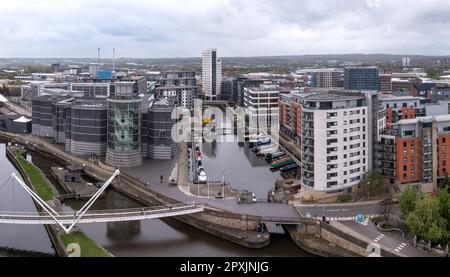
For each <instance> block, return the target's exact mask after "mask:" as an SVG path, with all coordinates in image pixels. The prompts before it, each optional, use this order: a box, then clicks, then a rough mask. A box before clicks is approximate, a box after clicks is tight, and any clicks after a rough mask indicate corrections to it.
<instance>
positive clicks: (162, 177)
mask: <svg viewBox="0 0 450 277" xmlns="http://www.w3.org/2000/svg"><path fill="white" fill-rule="evenodd" d="M163 179H164V176H163V175H161V184H162V182H163Z"/></svg>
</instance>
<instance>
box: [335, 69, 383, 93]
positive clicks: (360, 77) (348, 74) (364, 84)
mask: <svg viewBox="0 0 450 277" xmlns="http://www.w3.org/2000/svg"><path fill="white" fill-rule="evenodd" d="M344 88H345V89H350V90H376V91H378V90H379V89H380V84H379V70H378V68H377V67H347V68H346V69H345V72H344Z"/></svg>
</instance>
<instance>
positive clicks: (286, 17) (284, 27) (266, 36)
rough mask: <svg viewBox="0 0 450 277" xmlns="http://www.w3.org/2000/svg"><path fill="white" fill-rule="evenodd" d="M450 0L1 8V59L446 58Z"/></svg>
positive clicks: (30, 1)
mask: <svg viewBox="0 0 450 277" xmlns="http://www.w3.org/2000/svg"><path fill="white" fill-rule="evenodd" d="M449 15H450V1H448V0H395V1H394V0H164V1H162V0H14V1H7V0H1V3H0V57H96V55H97V48H98V47H101V48H102V49H103V50H102V51H103V53H104V54H103V55H102V56H105V57H106V56H107V55H112V54H111V51H112V50H111V49H112V48H116V49H117V54H118V56H120V57H143V58H144V57H145V58H153V57H155V58H156V57H193V56H200V53H201V50H202V49H203V48H211V47H215V48H218V50H219V55H221V56H260V55H296V54H299V55H302V54H338V53H390V54H410V55H411V54H429V55H449V54H450V39H449V38H450V16H449Z"/></svg>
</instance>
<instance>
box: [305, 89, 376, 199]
mask: <svg viewBox="0 0 450 277" xmlns="http://www.w3.org/2000/svg"><path fill="white" fill-rule="evenodd" d="M301 113H302V119H301V120H302V122H301V126H302V127H301V152H302V179H301V184H302V192H301V196H302V197H303V198H306V199H311V198H312V199H317V198H322V197H327V196H331V195H333V194H336V193H342V192H351V191H352V188H353V187H354V186H356V185H358V184H359V182H360V180H361V179H362V176H363V174H364V173H366V172H367V171H368V170H369V158H370V157H369V143H370V135H369V130H368V126H369V120H370V118H369V108H368V106H367V97H366V95H364V94H361V93H351V92H339V93H336V92H329V93H322V94H313V95H308V96H305V97H304V99H303V104H302V110H301Z"/></svg>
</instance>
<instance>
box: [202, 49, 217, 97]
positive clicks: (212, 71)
mask: <svg viewBox="0 0 450 277" xmlns="http://www.w3.org/2000/svg"><path fill="white" fill-rule="evenodd" d="M221 88H222V60H221V59H219V58H218V56H217V49H206V50H203V52H202V91H203V95H204V97H205V98H206V99H208V100H216V99H217V98H218V96H219V95H220V91H221Z"/></svg>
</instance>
